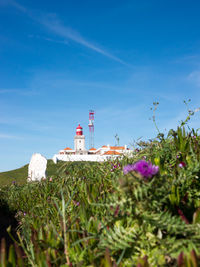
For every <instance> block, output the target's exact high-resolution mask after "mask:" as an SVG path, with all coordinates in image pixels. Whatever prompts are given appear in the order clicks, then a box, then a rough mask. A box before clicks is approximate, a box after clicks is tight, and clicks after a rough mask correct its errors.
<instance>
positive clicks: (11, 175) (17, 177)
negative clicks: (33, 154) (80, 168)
mask: <svg viewBox="0 0 200 267" xmlns="http://www.w3.org/2000/svg"><path fill="white" fill-rule="evenodd" d="M63 164H64V163H63V162H58V164H54V162H53V161H52V160H50V159H49V160H48V161H47V174H48V176H52V175H55V174H56V172H57V170H58V169H59V168H60V167H61V166H62V165H63ZM27 176H28V164H26V165H24V166H22V167H21V168H19V169H16V170H11V171H7V172H1V173H0V187H2V186H7V185H11V184H12V182H13V181H15V182H16V183H17V184H19V185H22V184H25V183H26V182H27Z"/></svg>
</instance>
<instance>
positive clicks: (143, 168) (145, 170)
mask: <svg viewBox="0 0 200 267" xmlns="http://www.w3.org/2000/svg"><path fill="white" fill-rule="evenodd" d="M123 171H124V174H127V173H129V172H131V171H136V172H138V173H139V174H141V175H142V176H143V177H144V178H151V177H152V176H154V175H156V174H157V173H158V171H159V167H158V166H155V165H152V163H151V162H150V161H149V162H147V161H145V160H140V161H138V162H136V163H134V164H129V165H127V166H125V167H124V169H123Z"/></svg>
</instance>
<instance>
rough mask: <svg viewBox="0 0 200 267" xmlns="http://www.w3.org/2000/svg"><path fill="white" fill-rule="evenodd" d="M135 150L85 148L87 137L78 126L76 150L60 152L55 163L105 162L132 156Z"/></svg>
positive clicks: (117, 147) (125, 147)
mask: <svg viewBox="0 0 200 267" xmlns="http://www.w3.org/2000/svg"><path fill="white" fill-rule="evenodd" d="M132 151H133V150H130V149H129V148H127V146H126V145H125V146H110V145H107V146H105V145H104V146H102V147H100V148H98V149H95V148H90V149H89V150H87V149H86V148H85V136H84V135H83V128H82V127H81V126H80V124H79V125H78V127H77V128H76V135H75V137H74V149H71V148H69V147H66V148H65V149H63V150H60V151H59V152H58V154H55V155H54V156H53V161H54V162H55V163H56V162H57V161H59V160H61V161H105V160H109V159H115V158H117V157H120V156H123V155H125V154H126V155H130V154H131V153H132Z"/></svg>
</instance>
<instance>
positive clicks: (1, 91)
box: [0, 88, 39, 96]
mask: <svg viewBox="0 0 200 267" xmlns="http://www.w3.org/2000/svg"><path fill="white" fill-rule="evenodd" d="M1 94H18V95H24V96H33V95H38V94H39V92H37V91H35V90H27V89H4V88H0V95H1Z"/></svg>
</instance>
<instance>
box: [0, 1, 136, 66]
mask: <svg viewBox="0 0 200 267" xmlns="http://www.w3.org/2000/svg"><path fill="white" fill-rule="evenodd" d="M1 2H2V3H5V0H0V3H1ZM6 4H7V5H11V6H13V7H15V8H16V9H18V10H19V11H21V12H23V13H25V14H26V15H28V16H29V17H31V18H32V19H33V20H35V21H37V22H38V23H39V24H40V25H42V26H43V27H45V28H46V29H47V30H48V31H51V32H52V33H54V34H55V35H57V36H59V37H61V38H64V40H63V43H64V44H66V42H67V41H69V40H71V41H73V42H75V43H78V44H80V45H82V46H84V47H86V48H88V49H90V50H93V51H95V52H96V53H98V54H101V55H103V56H105V57H107V58H110V59H112V60H114V61H116V62H119V63H120V64H123V65H126V66H129V67H131V65H130V64H128V63H126V62H125V61H123V60H121V59H120V58H119V57H116V56H114V55H113V54H111V53H109V52H107V51H106V50H105V49H103V48H101V47H99V46H98V45H95V44H94V43H92V42H90V41H88V40H86V38H84V37H83V36H82V35H81V34H80V33H79V32H78V31H75V30H74V29H72V28H70V27H68V26H65V25H64V24H63V23H62V22H61V21H60V20H59V19H58V17H57V16H56V15H55V14H54V15H52V14H44V15H43V16H35V15H33V12H32V11H31V10H30V9H28V8H26V7H24V6H22V5H20V4H18V3H17V2H16V1H14V0H7V2H6ZM49 40H51V38H49ZM58 42H59V41H58Z"/></svg>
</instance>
